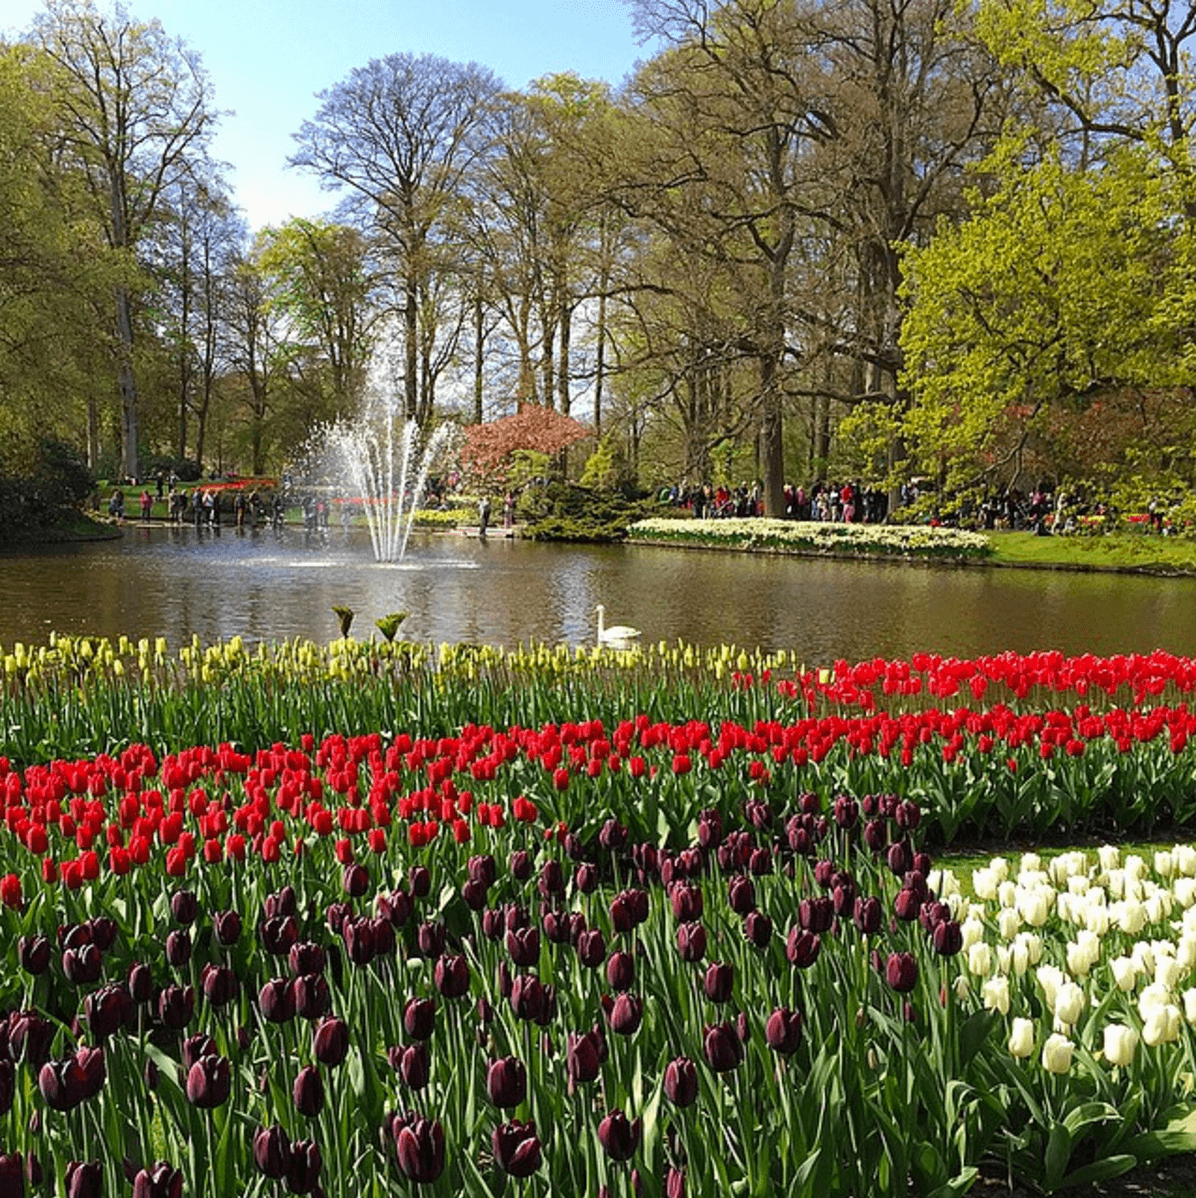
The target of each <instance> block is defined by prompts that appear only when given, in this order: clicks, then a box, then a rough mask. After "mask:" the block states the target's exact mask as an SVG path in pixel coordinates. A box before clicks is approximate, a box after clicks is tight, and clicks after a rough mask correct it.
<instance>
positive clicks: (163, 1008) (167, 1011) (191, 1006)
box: [158, 985, 195, 1032]
mask: <svg viewBox="0 0 1196 1198" xmlns="http://www.w3.org/2000/svg"><path fill="white" fill-rule="evenodd" d="M194 1013H195V990H194V988H193V987H191V986H187V987H186V988H184V987H182V986H173V985H172V986H166V987H165V988H164V989H163V990H162V993H161V994H159V995H158V1018H159V1019H160V1020H161V1021H162V1024H163V1026H164V1027H167V1028H169V1029H170V1030H171V1031H176V1032H177V1031H180V1030H182V1029H183V1028H185V1027H186V1026H187V1024H189V1023H190V1022H191V1016H192V1015H193V1014H194Z"/></svg>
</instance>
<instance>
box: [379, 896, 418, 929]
mask: <svg viewBox="0 0 1196 1198" xmlns="http://www.w3.org/2000/svg"><path fill="white" fill-rule="evenodd" d="M376 902H377V906H378V914H379V915H381V916H382V918H383V919H388V920H389V921H390V922H391V924H392V925H393V926H394V927H396V928H401V927H402V926H403V925H404V924H405V923H406V922H407V920H408V919H410V918H411V907H412V904H411V896H410V895H409V894H408V893H407V891H405V890H404V889H403V888H402V887H399V888H398V889H397V890H392V891H391V892H390V894H380V895H378V898H377V900H376Z"/></svg>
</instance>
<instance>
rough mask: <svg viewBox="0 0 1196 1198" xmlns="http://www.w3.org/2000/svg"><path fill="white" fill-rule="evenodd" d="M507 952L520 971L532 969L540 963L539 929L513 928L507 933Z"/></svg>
mask: <svg viewBox="0 0 1196 1198" xmlns="http://www.w3.org/2000/svg"><path fill="white" fill-rule="evenodd" d="M507 952H508V953H509V954H510V955H511V960H512V961H513V962H514V963H515V964H516V965H517V966H518V967H519V968H520V969H532V968H535V966H536V965H538V964H539V961H540V929H539V928H534V927H529V928H513V929H511V930H509V931H508V932H507Z"/></svg>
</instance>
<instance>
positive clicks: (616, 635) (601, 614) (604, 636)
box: [594, 603, 640, 649]
mask: <svg viewBox="0 0 1196 1198" xmlns="http://www.w3.org/2000/svg"><path fill="white" fill-rule="evenodd" d="M594 610H595V611H596V612H597V613H598V644H600V645H608V646H609V647H610V648H612V649H628V648H630V647H631V642H632V641H634V640H635V639H636V638H637V637H638V636H639V635H640V630H639V629H638V628H632V627H630V626H629V625H627V624H613V625H612V626H611V627H610V628H607V627H606V625H605V620H606V608H605V607H603V605H602V604H601V603H599V604H598V606H597V607H595V608H594Z"/></svg>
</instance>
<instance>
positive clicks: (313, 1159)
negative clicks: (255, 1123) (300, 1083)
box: [134, 1140, 324, 1198]
mask: <svg viewBox="0 0 1196 1198" xmlns="http://www.w3.org/2000/svg"><path fill="white" fill-rule="evenodd" d="M323 1164H324V1159H323V1157H322V1156H321V1155H320V1146H319V1145H318V1144H317V1143H316V1142H315V1141H314V1140H296V1141H295V1142H294V1143H293V1144H292V1145H291V1159H290V1162H289V1164H288V1165H287V1189H288V1190H290V1191H291V1193H292V1194H312V1193H315V1192H316V1191H317V1189H318V1188H319V1180H320V1169H321V1168H322V1167H323ZM320 1193H321V1194H322V1193H323V1191H322V1190H320ZM134 1198H136V1196H134Z"/></svg>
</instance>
